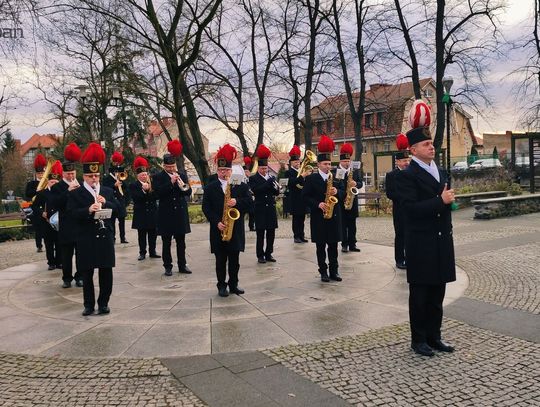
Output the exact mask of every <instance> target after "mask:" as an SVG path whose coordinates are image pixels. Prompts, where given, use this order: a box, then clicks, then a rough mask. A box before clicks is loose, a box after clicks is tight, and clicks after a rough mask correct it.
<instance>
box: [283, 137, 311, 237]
mask: <svg viewBox="0 0 540 407" xmlns="http://www.w3.org/2000/svg"><path fill="white" fill-rule="evenodd" d="M299 169H300V148H299V147H298V146H293V148H292V149H291V151H289V169H288V170H287V172H285V177H286V178H287V179H288V182H287V190H288V194H289V200H290V212H291V214H292V231H293V237H294V243H306V242H307V239H306V237H305V233H304V223H305V220H306V203H305V202H304V199H303V198H302V189H303V188H304V182H305V179H306V177H307V176H308V175H309V174H311V171H303V172H302V173H301V174H298V171H299Z"/></svg>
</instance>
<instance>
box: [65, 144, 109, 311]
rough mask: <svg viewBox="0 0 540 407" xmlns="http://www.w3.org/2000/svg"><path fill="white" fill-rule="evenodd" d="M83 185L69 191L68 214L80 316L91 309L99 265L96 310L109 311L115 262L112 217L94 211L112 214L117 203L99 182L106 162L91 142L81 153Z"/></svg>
mask: <svg viewBox="0 0 540 407" xmlns="http://www.w3.org/2000/svg"><path fill="white" fill-rule="evenodd" d="M81 162H82V164H83V179H84V182H83V185H81V187H80V188H77V189H74V190H73V191H71V192H70V193H69V196H68V202H67V211H68V216H71V217H73V219H74V220H75V222H76V230H77V234H76V236H77V237H76V245H77V255H76V259H77V267H78V269H79V270H81V273H82V276H83V297H84V310H83V313H82V314H83V316H87V315H91V314H93V313H94V308H95V304H96V300H95V293H94V269H96V268H97V269H99V296H98V299H97V305H98V314H108V313H109V312H110V309H109V298H110V297H111V292H112V284H113V274H112V269H113V267H114V266H115V254H114V232H113V225H112V221H111V219H112V218H108V219H99V215H98V218H96V212H99V211H100V210H102V209H111V210H112V213H113V214H114V213H115V212H116V211H117V210H118V206H119V203H118V202H117V201H116V198H115V197H114V192H113V190H112V189H111V188H107V187H106V186H104V185H101V184H100V182H99V176H100V170H101V169H100V167H101V166H102V165H103V163H104V162H105V151H103V149H102V148H101V146H100V145H99V144H97V143H90V145H89V146H88V148H87V149H86V150H85V152H84V153H83V155H82V157H81Z"/></svg>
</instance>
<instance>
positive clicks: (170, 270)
mask: <svg viewBox="0 0 540 407" xmlns="http://www.w3.org/2000/svg"><path fill="white" fill-rule="evenodd" d="M165 275H166V276H167V277H170V276H172V269H165Z"/></svg>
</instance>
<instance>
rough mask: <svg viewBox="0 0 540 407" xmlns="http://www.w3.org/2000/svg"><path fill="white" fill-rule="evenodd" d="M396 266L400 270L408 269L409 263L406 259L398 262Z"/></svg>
mask: <svg viewBox="0 0 540 407" xmlns="http://www.w3.org/2000/svg"><path fill="white" fill-rule="evenodd" d="M396 267H397V268H398V269H400V270H407V264H406V263H405V262H404V261H402V262H400V263H396Z"/></svg>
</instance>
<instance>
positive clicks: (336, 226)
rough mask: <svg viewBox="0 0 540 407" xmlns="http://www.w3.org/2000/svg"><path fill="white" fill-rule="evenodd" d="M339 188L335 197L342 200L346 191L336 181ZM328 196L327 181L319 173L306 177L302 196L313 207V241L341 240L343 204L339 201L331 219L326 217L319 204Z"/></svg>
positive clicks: (331, 241) (328, 241) (333, 241)
mask: <svg viewBox="0 0 540 407" xmlns="http://www.w3.org/2000/svg"><path fill="white" fill-rule="evenodd" d="M334 186H335V187H336V188H337V190H338V191H337V194H336V195H335V197H336V198H337V199H338V200H339V201H341V200H343V199H344V198H345V191H343V189H342V186H341V184H340V183H339V182H334ZM325 196H326V181H325V180H323V178H322V177H321V175H320V174H319V173H313V174H311V175H308V176H307V177H306V182H305V184H304V188H303V189H302V197H303V198H304V201H305V202H306V204H307V205H308V206H309V207H310V209H311V217H310V225H311V241H312V242H315V243H335V242H341V239H342V231H341V205H340V203H339V202H338V203H337V204H336V205H335V206H334V214H333V216H332V218H331V219H324V217H323V211H322V210H321V209H320V208H319V204H320V203H321V202H324V200H325Z"/></svg>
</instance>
